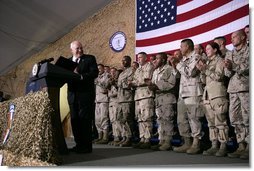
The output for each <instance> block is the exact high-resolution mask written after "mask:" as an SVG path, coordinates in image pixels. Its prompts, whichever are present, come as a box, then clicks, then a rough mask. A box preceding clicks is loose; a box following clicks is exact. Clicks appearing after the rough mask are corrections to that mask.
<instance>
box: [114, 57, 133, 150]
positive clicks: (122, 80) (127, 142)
mask: <svg viewBox="0 0 254 171" xmlns="http://www.w3.org/2000/svg"><path fill="white" fill-rule="evenodd" d="M122 65H123V67H124V69H123V72H122V73H121V74H120V75H119V78H118V83H117V85H118V95H117V96H118V109H117V111H118V114H117V115H118V120H119V121H120V125H121V131H122V137H123V139H122V141H121V142H120V143H119V145H120V146H121V147H128V146H131V137H132V130H133V121H134V113H132V112H133V110H132V103H133V92H132V90H131V88H130V87H129V85H128V82H129V81H131V80H132V77H133V71H132V67H131V57H130V56H124V57H123V59H122Z"/></svg>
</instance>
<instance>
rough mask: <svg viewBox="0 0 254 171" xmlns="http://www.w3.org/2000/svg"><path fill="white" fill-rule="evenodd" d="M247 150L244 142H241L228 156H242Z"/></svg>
mask: <svg viewBox="0 0 254 171" xmlns="http://www.w3.org/2000/svg"><path fill="white" fill-rule="evenodd" d="M244 150H245V144H244V143H243V142H241V143H239V147H238V148H237V150H236V151H235V152H233V153H228V157H230V158H238V157H240V156H241V155H242V154H243V152H244Z"/></svg>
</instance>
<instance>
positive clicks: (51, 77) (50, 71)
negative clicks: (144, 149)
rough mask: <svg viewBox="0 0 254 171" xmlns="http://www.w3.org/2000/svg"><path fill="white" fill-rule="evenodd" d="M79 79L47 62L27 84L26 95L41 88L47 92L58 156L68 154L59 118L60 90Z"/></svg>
mask: <svg viewBox="0 0 254 171" xmlns="http://www.w3.org/2000/svg"><path fill="white" fill-rule="evenodd" d="M79 79H80V76H79V75H78V74H76V73H74V72H72V71H69V70H67V69H64V68H61V67H59V66H56V65H53V64H51V63H48V62H47V63H43V64H42V65H41V66H40V68H39V71H38V74H37V75H36V76H32V75H31V76H30V78H29V81H28V83H27V87H26V93H29V92H31V91H32V92H36V91H40V90H42V89H43V88H46V89H47V91H48V94H49V99H50V103H51V105H52V107H53V109H54V114H53V116H51V118H52V128H53V136H54V138H55V140H56V146H57V151H58V152H59V154H68V148H67V145H66V142H65V139H64V134H63V129H62V124H61V117H60V106H59V95H60V88H61V87H62V86H63V85H64V84H65V83H67V82H70V81H75V80H79Z"/></svg>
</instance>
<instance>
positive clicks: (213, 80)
mask: <svg viewBox="0 0 254 171" xmlns="http://www.w3.org/2000/svg"><path fill="white" fill-rule="evenodd" d="M206 54H207V57H208V61H207V62H206V64H205V63H199V65H197V67H198V69H200V70H201V71H202V72H204V74H205V76H206V86H205V90H204V94H203V104H204V108H205V116H206V119H207V121H208V127H209V138H210V141H211V142H212V147H211V148H209V149H208V150H206V151H204V152H203V155H215V156H218V157H222V156H226V155H227V149H226V143H227V141H228V125H227V111H228V99H227V90H226V87H225V86H224V83H223V79H224V62H223V59H222V58H221V56H220V55H221V51H220V47H219V45H218V44H217V43H215V42H211V43H208V44H207V46H206ZM218 143H220V148H219V147H218V146H219V144H218Z"/></svg>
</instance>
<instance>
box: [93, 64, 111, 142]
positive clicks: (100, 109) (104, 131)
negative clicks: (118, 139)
mask: <svg viewBox="0 0 254 171" xmlns="http://www.w3.org/2000/svg"><path fill="white" fill-rule="evenodd" d="M98 70H99V75H98V77H97V78H96V79H95V86H96V87H95V89H96V97H95V103H96V104H95V126H96V128H97V131H98V139H96V140H95V141H94V142H95V143H98V144H107V143H108V131H109V116H108V112H109V111H108V110H109V108H108V107H109V99H108V90H107V88H108V85H109V74H108V73H107V72H104V65H103V64H98Z"/></svg>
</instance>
